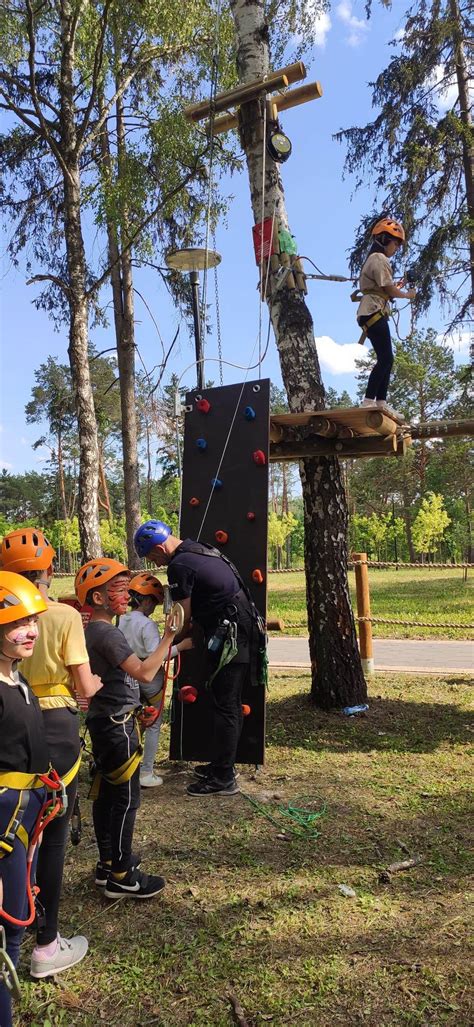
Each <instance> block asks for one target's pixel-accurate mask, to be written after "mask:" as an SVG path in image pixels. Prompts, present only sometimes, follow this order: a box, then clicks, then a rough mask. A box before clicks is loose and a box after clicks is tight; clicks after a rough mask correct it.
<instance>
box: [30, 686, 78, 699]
mask: <svg viewBox="0 0 474 1027" xmlns="http://www.w3.org/2000/svg"><path fill="white" fill-rule="evenodd" d="M31 689H32V691H33V692H34V693H35V695H36V698H37V699H44V698H45V697H46V696H48V695H66V696H69V698H70V699H72V692H71V689H70V688H68V686H67V685H65V684H64V683H62V684H60V685H31Z"/></svg>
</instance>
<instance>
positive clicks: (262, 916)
mask: <svg viewBox="0 0 474 1027" xmlns="http://www.w3.org/2000/svg"><path fill="white" fill-rule="evenodd" d="M308 689H309V679H308V677H307V676H306V675H296V676H295V675H294V674H291V675H290V674H283V673H282V674H274V675H273V677H272V682H271V688H270V692H269V717H268V753H267V756H268V758H267V763H266V766H265V768H264V769H263V770H261V771H259V772H258V774H257V775H255V774H253V773H252V772H251V771H249V770H248V769H247V768H243V771H242V773H241V777H240V784H241V787H242V790H243V792H245V793H246V795H248V796H250V797H252V798H254V799H255V800H257V801H258V802H259V803H261V804H262V805H261V810H266V811H268V812H270V813H271V815H273V816H274V817H275V818H276V819H277V822H278V826H275V825H274V824H273V823H272V822H270V821H269V820H268V819H266V818H265V817H264V816H263V815H262V814H261V812H260V813H259V812H256V811H255V808H254V807H253V806H252V804H251V803H250V802H249V800H248V798H246V797H245V796H244V795H240V796H235V797H233V798H220V799H219V798H214V799H212V798H209V799H205V800H196V799H191V798H188V797H186V796H185V795H184V786H185V784H186V782H187V781H188V780H189V776H188V771H187V766H186V765H182V764H180V765H171V764H169V763H168V762H167V761H166V760H163V761H162V767H161V769H162V772H163V774H164V776H165V784H164V786H163V788H162V789H157V790H155V791H154V792H147V793H146V794H145V795H144V796H143V803H142V807H141V810H140V812H139V814H138V819H137V828H136V844H137V849H138V851H140V852H141V853H142V855H143V860H144V866H145V867H146V868H147V869H150V870H154V871H162V872H164V873H165V876H166V877H167V879H168V887H167V889H166V891H165V893H164V895H163V896H162V897H161V898H160V899H157V900H154V901H151V902H149V903H135V904H134V903H133V902H132V901H129V902H126V901H123V902H122V903H120V902H119V903H113V904H108V903H107V900H105V899H104V898H103V897H101V895H100V894H97V891H96V890H95V888H94V885H93V883H92V880H91V873H92V868H93V865H94V862H95V858H96V851H95V845H94V842H93V837H92V828H91V814H90V805H89V803H88V802H87V800H86V799H85V798H83V800H82V807H83V819H84V829H83V839H82V842H81V844H80V846H79V847H78V848H77V849H74V850H72V849H69V850H68V857H67V864H66V872H65V882H64V895H63V902H62V911H61V920H60V926H61V930H62V932H63V933H64V934H65V935H66V936H67V935H68V933H69V932H71V931H84V933H85V934H86V935H87V937H88V938H89V940H90V955H88V957H87V958H86V960H85V961H84V963H83V964H81V965H79V966H78V967H77V968H75V969H73V970H71V971H68V972H67V973H65V974H64V975H62V977H60V978H59V979H58V984H54V983H44V982H38V983H26V981H27V975H26V973H25V974H22V977H23V981H24V982H25V983H23V1000H22V1003H21V1008H20V1010H19V1012H18V1023H19V1024H21V1027H33V1025H35V1027H46V1025H56V1024H65V1025H68V1027H74V1025H80V1027H96V1025H98V1024H100V1023H105V1024H107V1025H113V1027H148V1025H150V1027H151V1025H152V1024H153V1025H157V1027H230V1025H232V1023H234V1022H236V1021H234V1019H233V1013H232V1007H231V1003H230V999H229V993H232V995H233V996H234V997H235V999H237V1000H238V1002H239V1003H240V1005H241V1007H242V1009H243V1010H244V1014H245V1023H247V1025H248V1027H264V1025H266V1024H271V1025H272V1027H287V1025H289V1024H291V1025H297V1027H313V1025H318V1027H346V1025H354V1027H356V1025H357V1027H359V1025H363V1027H380V1025H382V1027H395V1025H397V1027H398V1025H407V1027H426V1025H440V1024H443V1025H444V1024H445V1025H452V1027H463V1025H467V1024H468V1023H470V1022H472V1016H471V1014H470V1011H469V970H468V964H467V959H466V951H467V946H466V930H467V925H468V920H469V913H468V902H467V898H468V852H467V850H468V839H469V825H468V794H469V793H468V789H469V764H468V751H469V743H471V744H472V731H473V730H474V724H473V721H472V714H470V713H469V707H468V702H469V688H468V683H467V682H466V681H463V680H462V679H461V678H452V677H450V678H449V679H446V680H443V679H441V678H430V679H429V680H428V681H427V679H426V678H416V677H410V676H404V677H402V676H400V677H397V676H388V675H385V676H383V675H380V676H378V677H377V679H376V681H375V682H374V683H373V684H372V689H373V690H374V695H373V696H372V698H371V700H370V712H369V714H368V715H367V716H365V717H363V718H359V719H356V720H351V719H347V718H344V717H343V716H341V715H336V714H326V713H322V712H320V711H318V710H315V709H314V708H312V707H311V706H310V705H309V704H308V700H307V693H308ZM167 742H168V729H167V727H165V728H164V729H163V742H162V746H161V752H162V753H163V754H165V753H166V752H167ZM81 777H82V788H81V791H82V795H83V796H85V794H86V791H87V783H86V771H85V768H84V769H83V771H81ZM295 800H299V802H300V804H301V805H303V806H307V807H313V808H316V809H320V808H321V807H322V806H323V804H324V805H325V807H326V813H325V815H324V816H323V817H322V818H321V819H320V820H319V821H318V822H317V826H318V829H319V831H320V833H319V836H318V837H309V836H307V835H303V836H301V837H300V836H297V835H296V836H295V835H293V834H292V833H291V831H290V828H289V822H288V820H287V819H286V818H284V817H282V816H281V815H280V814H279V813H278V810H277V807H278V805H282V806H283V807H285V806H286V804H287V803H288V802H290V801H293V802H294V801H295ZM282 835H283V837H281V836H282ZM408 855H410V856H418V857H420V858H421V862H420V863H419V865H416V866H415V867H414V868H413V869H411V870H407V871H402V872H399V873H394V874H393V875H392V876H391V879H390V883H382V882H381V881H380V880H379V875H380V872H381V871H382V870H383V868H384V867H386V866H387V865H389V864H391V863H394V862H397V861H400V860H404V859H407V858H408ZM340 884H345V885H348V886H349V887H351V888H352V889H353V890H354V891H355V897H352V898H348V897H345V896H344V895H343V894H341V892H340V891H339V888H338V885H340ZM31 946H32V940H31V938H28V939H27V940H26V942H25V945H24V950H23V956H22V965H23V968H26V966H27V960H28V957H29V953H30V950H31ZM471 1012H472V1011H471ZM240 1022H241V1024H243V1023H244V1021H243V1020H242V1018H241V1021H240Z"/></svg>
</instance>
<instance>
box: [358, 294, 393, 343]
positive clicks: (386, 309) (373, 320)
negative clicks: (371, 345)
mask: <svg viewBox="0 0 474 1027" xmlns="http://www.w3.org/2000/svg"><path fill="white" fill-rule="evenodd" d="M364 296H381V297H382V298H383V299H384V300H385V303H384V305H383V307H382V308H381V310H377V311H376V312H375V314H372V316H371V317H369V319H368V321H366V322H365V324H363V325H361V326H360V327H361V330H362V331H361V335H360V338H359V339H358V340H357V342H358V344H359V345H360V346H363V345H364V342H365V340H366V339H367V335H368V329H369V328H372V325H374V324H377V321H381V320H382V318H383V317H388V316H389V314H390V302H389V298H388V296H387V293H386V292H384V290H383V289H354V292H351V300H352V302H353V303H360V301H361V300H362V299H363V297H364Z"/></svg>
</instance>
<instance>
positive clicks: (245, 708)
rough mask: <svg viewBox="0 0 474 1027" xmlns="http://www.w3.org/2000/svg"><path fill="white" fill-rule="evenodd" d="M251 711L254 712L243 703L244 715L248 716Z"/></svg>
mask: <svg viewBox="0 0 474 1027" xmlns="http://www.w3.org/2000/svg"><path fill="white" fill-rule="evenodd" d="M251 712H252V710H251V707H250V706H247V705H246V703H242V713H243V716H244V717H248V715H249V713H251Z"/></svg>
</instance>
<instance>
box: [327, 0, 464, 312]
mask: <svg viewBox="0 0 474 1027" xmlns="http://www.w3.org/2000/svg"><path fill="white" fill-rule="evenodd" d="M468 39H469V14H468V6H466V7H461V9H459V8H458V5H457V3H456V4H453V2H452V0H436V2H435V3H431V2H429V0H417V2H416V4H414V5H413V6H412V7H410V8H409V9H408V11H407V14H406V17H405V22H404V25H403V34H402V35H401V36H400V37H399V38H397V39H396V40H393V41H392V44H391V45H392V47H393V53H392V57H391V59H390V62H389V64H388V66H387V67H386V68H385V69H384V70H383V71H382V72H381V73H380V75H379V76H378V78H377V80H376V82H372V83H371V87H372V105H373V107H374V108H375V109H376V111H377V113H376V116H375V118H374V120H373V121H372V122H370V123H369V124H368V125H366V126H364V127H363V128H360V127H353V128H349V129H345V130H344V131H341V132H338V133H337V134H336V137H335V138H336V139H338V140H339V141H344V142H346V143H347V157H346V165H345V166H346V170H347V171H348V172H349V173H351V174H352V173H354V174H356V176H357V177H356V187H359V186H361V185H365V184H366V181H367V177H368V176H370V182H371V185H372V187H373V189H374V192H375V202H374V207H373V209H372V210H371V211H370V212H368V213H367V215H366V216H365V217H364V218H362V221H361V224H360V227H359V233H358V236H357V239H356V244H355V246H354V249H353V252H352V259H351V268H352V271H353V272H355V271H357V270H358V268H360V266H361V264H362V262H363V259H364V256H365V254H366V251H367V248H368V243H369V239H370V229H371V227H372V225H373V223H374V222H375V220H377V219H378V218H379V217H380V216H382V213H387V212H390V213H391V214H392V215H395V216H396V217H398V218H400V219H401V220H402V221H403V223H404V225H405V228H406V230H407V236H408V240H409V245H410V249H411V258H410V262H411V263H413V264H414V265H415V268H416V272H415V278H416V287H417V299H416V309H418V311H425V310H427V309H428V307H429V305H430V303H431V301H432V300H433V299H434V298H435V297H436V298H438V297H439V298H441V300H442V301H444V302H445V303H447V304H448V305H449V306H451V309H452V310H453V319H452V323H457V322H462V321H463V320H464V319H465V318H466V317H467V315H468V308H469V295H470V291H471V285H470V281H471V283H472V279H471V274H470V261H471V260H472V257H473V237H472V231H473V224H472V217H473V211H472V206H471V209H469V202H470V203H471V205H472V195H473V193H472V189H473V180H472V162H471V163H470V161H469V148H470V147H472V128H471V127H470V125H469V124H468V121H469V115H468V113H467V111H466V110H465V108H464V102H463V100H462V97H460V95H459V88H460V86H459V81H460V80H461V79H462V78H463V76H465V79H466V86H467V82H468V71H467V59H466V58H465V57H464V56H463V45H464V43H466V42H467V40H468ZM463 61H464V62H465V63H464V67H463V64H462V62H463ZM457 72H459V76H460V78H459V79H458V78H457V77H456V76H457ZM448 87H450V88H451V87H452V88H453V89H454V92H455V98H454V101H453V102H452V103H451V102H450V101H449V102H448V100H447V98H446V89H447V88H448ZM443 89H444V93H443ZM468 196H470V197H471V200H470V201H469V200H468Z"/></svg>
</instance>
